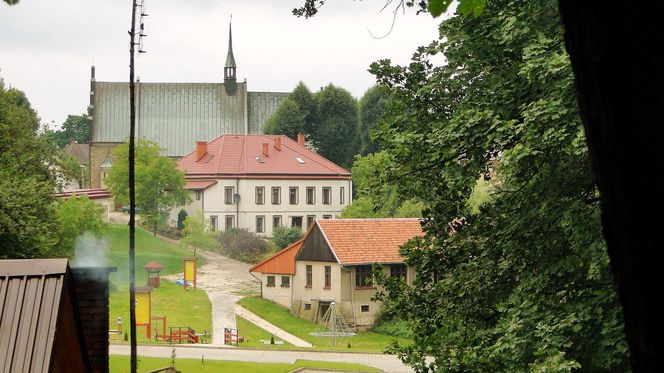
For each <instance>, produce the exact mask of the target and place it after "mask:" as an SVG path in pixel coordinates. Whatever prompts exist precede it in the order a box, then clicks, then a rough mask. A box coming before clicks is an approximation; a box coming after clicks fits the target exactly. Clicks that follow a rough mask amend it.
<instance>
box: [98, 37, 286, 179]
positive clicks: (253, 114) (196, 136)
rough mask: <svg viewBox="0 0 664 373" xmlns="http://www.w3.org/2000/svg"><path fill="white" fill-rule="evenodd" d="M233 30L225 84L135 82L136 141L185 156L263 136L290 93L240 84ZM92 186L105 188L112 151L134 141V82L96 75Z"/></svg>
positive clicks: (176, 155) (225, 69) (167, 154)
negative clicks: (233, 137) (206, 145)
mask: <svg viewBox="0 0 664 373" xmlns="http://www.w3.org/2000/svg"><path fill="white" fill-rule="evenodd" d="M236 76H237V66H236V63H235V57H234V55H233V47H232V36H231V30H230V28H229V47H228V55H227V58H226V64H225V67H224V79H223V82H216V83H144V82H136V137H137V138H145V139H148V140H152V141H155V142H157V143H158V144H159V145H160V146H161V147H162V148H164V155H166V156H169V157H174V158H179V157H182V156H183V155H185V154H187V153H189V152H190V151H192V150H193V146H194V144H195V142H196V141H211V140H212V139H215V138H217V137H218V136H220V135H222V134H260V133H262V128H263V125H264V124H265V122H266V121H267V119H268V118H269V117H270V116H271V115H272V113H274V111H276V109H277V107H278V106H279V105H280V104H281V102H283V101H284V100H285V99H286V97H287V96H288V93H285V92H250V91H249V89H248V85H247V81H246V79H245V80H244V81H243V82H238V81H237V79H236ZM89 113H90V115H91V116H92V140H91V141H90V162H89V164H90V185H91V187H92V188H102V187H103V178H104V175H105V172H104V169H103V168H102V167H101V166H102V164H104V163H105V162H106V161H107V160H109V159H110V161H111V163H112V161H113V159H112V154H111V152H112V150H113V149H114V148H115V147H116V146H118V145H119V144H121V143H123V142H125V141H127V139H128V138H129V83H127V82H102V81H97V80H96V79H95V68H94V66H93V67H92V70H91V80H90V106H89Z"/></svg>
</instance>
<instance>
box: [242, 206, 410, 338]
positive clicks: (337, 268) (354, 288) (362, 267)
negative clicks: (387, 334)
mask: <svg viewBox="0 0 664 373" xmlns="http://www.w3.org/2000/svg"><path fill="white" fill-rule="evenodd" d="M422 234H423V233H422V230H421V226H420V221H419V219H332V220H320V221H316V222H315V223H314V224H313V225H312V226H311V227H310V228H309V230H308V231H307V233H306V235H305V236H304V237H303V239H302V240H301V241H298V242H296V243H294V244H293V245H291V246H289V247H288V248H286V249H284V250H282V251H281V252H279V253H277V254H276V255H274V256H272V257H270V258H268V259H266V260H265V261H263V262H261V263H259V264H257V265H256V266H254V267H252V268H251V269H250V270H249V271H250V272H251V273H252V274H253V275H254V276H257V278H258V279H259V280H260V281H261V289H262V290H261V294H262V296H263V298H265V299H269V300H271V301H273V302H275V303H278V304H280V305H282V306H284V307H288V308H290V310H291V313H293V314H294V315H297V316H299V317H301V318H304V319H307V320H310V321H313V322H318V321H320V319H321V318H322V317H323V316H324V315H325V312H327V310H328V309H329V307H330V304H331V303H332V302H335V304H336V306H337V309H338V310H339V312H340V313H341V315H342V316H343V317H344V319H345V320H346V322H347V323H348V324H349V325H352V326H355V327H356V328H358V329H367V328H369V327H371V325H373V323H374V322H375V320H376V317H377V316H378V314H379V311H380V303H379V302H376V301H373V300H371V298H372V297H373V296H374V295H375V294H376V292H377V291H378V290H379V289H377V287H376V285H375V283H374V281H373V272H372V266H373V265H376V264H377V265H380V266H381V267H382V269H383V271H384V272H385V274H386V275H388V276H392V277H401V278H403V279H404V280H405V281H407V282H408V283H411V282H412V281H413V279H414V276H415V272H414V269H413V268H412V267H408V266H406V265H405V264H404V262H403V258H402V257H401V256H400V255H399V247H400V246H401V245H402V244H404V243H405V242H406V241H408V240H409V239H411V238H413V237H415V236H421V235H422Z"/></svg>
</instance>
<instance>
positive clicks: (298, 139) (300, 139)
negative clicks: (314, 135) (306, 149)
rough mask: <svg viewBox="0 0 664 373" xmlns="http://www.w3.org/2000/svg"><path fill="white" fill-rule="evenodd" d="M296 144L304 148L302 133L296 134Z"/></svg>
mask: <svg viewBox="0 0 664 373" xmlns="http://www.w3.org/2000/svg"><path fill="white" fill-rule="evenodd" d="M297 143H298V144H300V145H302V146H304V134H302V133H298V134H297Z"/></svg>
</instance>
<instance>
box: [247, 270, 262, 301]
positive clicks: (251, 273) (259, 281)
mask: <svg viewBox="0 0 664 373" xmlns="http://www.w3.org/2000/svg"><path fill="white" fill-rule="evenodd" d="M249 274H250V275H251V276H252V277H253V278H255V279H256V281H258V283H259V284H261V298H263V281H261V280H260V279H259V278H258V277H256V276H254V274H253V272H249Z"/></svg>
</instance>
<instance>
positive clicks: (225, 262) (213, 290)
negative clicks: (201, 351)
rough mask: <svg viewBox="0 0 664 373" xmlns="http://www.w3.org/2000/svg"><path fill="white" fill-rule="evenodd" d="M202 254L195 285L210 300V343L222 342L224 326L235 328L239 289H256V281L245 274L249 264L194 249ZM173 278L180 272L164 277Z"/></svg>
mask: <svg viewBox="0 0 664 373" xmlns="http://www.w3.org/2000/svg"><path fill="white" fill-rule="evenodd" d="M198 255H200V256H203V257H205V265H204V266H202V267H200V268H198V271H197V273H196V286H197V287H198V288H200V289H203V290H205V292H206V293H207V296H208V298H210V302H211V303H212V343H213V344H215V345H222V344H223V343H224V328H233V329H236V325H235V302H237V301H238V300H240V298H242V297H241V296H239V295H236V293H237V292H241V291H248V290H253V291H259V286H260V285H259V283H258V281H256V279H255V278H254V277H252V276H251V275H250V274H249V267H250V266H251V265H250V264H247V263H243V262H239V261H237V260H234V259H231V258H227V257H225V256H223V255H220V254H217V253H213V252H209V251H202V250H198ZM163 278H166V279H169V280H171V281H175V280H176V279H178V278H182V273H179V274H177V275H169V276H164V277H163Z"/></svg>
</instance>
